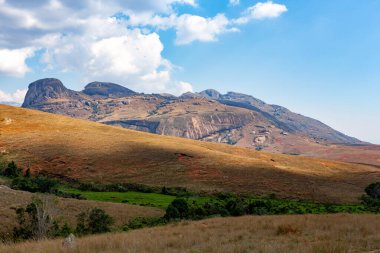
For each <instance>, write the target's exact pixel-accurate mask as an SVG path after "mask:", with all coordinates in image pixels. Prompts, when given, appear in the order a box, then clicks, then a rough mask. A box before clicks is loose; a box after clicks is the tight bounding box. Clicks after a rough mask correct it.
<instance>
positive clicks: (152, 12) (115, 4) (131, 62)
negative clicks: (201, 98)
mask: <svg viewBox="0 0 380 253" xmlns="http://www.w3.org/2000/svg"><path fill="white" fill-rule="evenodd" d="M178 4H180V5H188V6H193V7H196V6H197V1H196V0H160V1H157V0H144V1H141V0H108V1H102V0H99V1H89V0H88V1H77V0H65V1H63V0H34V1H30V0H17V1H4V0H0V59H1V60H0V74H7V75H14V76H23V75H25V73H27V72H28V71H29V68H28V66H27V64H26V59H27V58H29V57H32V56H33V53H34V52H35V50H37V49H42V50H43V51H44V52H45V53H44V54H43V57H42V59H41V61H42V62H43V63H45V64H46V67H47V69H54V70H58V71H73V72H76V73H81V74H83V77H82V79H83V80H88V81H93V80H94V79H97V80H104V81H113V82H117V83H120V84H124V85H127V86H132V88H135V89H137V90H142V91H148V92H166V91H169V90H170V91H171V92H173V93H178V91H181V92H182V91H183V90H186V91H188V90H190V89H191V84H189V83H186V82H179V81H178V80H173V78H172V75H173V68H172V63H171V62H170V61H169V60H168V59H165V58H164V57H163V56H162V52H163V50H164V45H163V44H162V42H161V39H160V37H159V34H158V32H159V31H160V30H167V29H173V30H175V32H176V38H175V43H176V44H178V45H184V44H189V43H192V42H194V41H202V42H210V41H216V40H218V37H219V36H220V35H222V34H225V33H229V32H236V31H239V30H238V28H237V27H238V25H242V24H245V23H247V22H249V21H250V20H252V19H264V18H275V17H278V16H280V15H281V14H282V13H283V12H285V11H287V9H286V6H285V5H281V4H275V3H273V2H271V1H268V2H265V3H258V4H256V5H254V6H252V7H250V8H248V9H247V10H246V11H245V12H244V14H243V16H241V17H239V18H237V19H228V18H227V17H226V16H225V15H224V14H222V13H220V14H217V15H216V16H214V17H203V16H197V15H190V14H182V15H180V14H179V13H177V12H176V8H175V5H178ZM230 4H231V5H235V4H239V1H238V0H230ZM116 13H124V14H125V15H126V16H127V17H128V19H120V20H117V19H116V18H110V17H111V16H113V15H115V14H116ZM3 59H7V60H6V61H4V60H3Z"/></svg>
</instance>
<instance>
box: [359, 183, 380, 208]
mask: <svg viewBox="0 0 380 253" xmlns="http://www.w3.org/2000/svg"><path fill="white" fill-rule="evenodd" d="M365 192H366V193H367V195H365V196H362V203H363V204H364V205H366V206H367V207H368V209H369V210H370V211H373V212H380V182H377V183H373V184H370V185H369V186H367V187H366V188H365Z"/></svg>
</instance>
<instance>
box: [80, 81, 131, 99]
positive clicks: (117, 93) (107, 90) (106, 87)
mask: <svg viewBox="0 0 380 253" xmlns="http://www.w3.org/2000/svg"><path fill="white" fill-rule="evenodd" d="M83 93H84V94H86V95H89V96H99V97H103V98H104V97H113V98H120V97H127V96H132V95H135V94H136V92H134V91H132V90H130V89H127V88H125V87H123V86H121V85H118V84H115V83H106V82H92V83H89V84H87V85H86V87H85V88H84V90H83Z"/></svg>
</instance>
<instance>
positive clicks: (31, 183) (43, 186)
mask: <svg viewBox="0 0 380 253" xmlns="http://www.w3.org/2000/svg"><path fill="white" fill-rule="evenodd" d="M57 184H58V183H57V182H56V181H55V180H52V179H49V178H48V177H45V176H37V177H30V178H29V177H17V178H15V179H13V180H12V183H11V187H12V188H13V189H16V190H23V191H29V192H42V193H46V192H49V193H52V192H53V190H54V188H55V187H56V186H57Z"/></svg>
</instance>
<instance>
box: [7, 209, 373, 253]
mask: <svg viewBox="0 0 380 253" xmlns="http://www.w3.org/2000/svg"><path fill="white" fill-rule="evenodd" d="M379 227H380V219H379V217H378V216H376V215H350V214H337V215H302V216H262V217H260V216H256V217H254V216H246V217H239V218H215V219H209V220H203V221H197V222H181V223H178V224H173V225H168V226H165V227H157V228H151V229H142V230H135V231H131V232H128V233H122V234H106V235H97V236H90V237H85V238H80V239H77V243H76V246H77V247H76V249H74V250H67V249H66V250H65V249H63V248H62V239H60V240H51V241H42V242H25V243H21V244H17V245H8V246H1V245H0V252H1V253H11V252H12V253H52V252H62V253H64V252H72V253H119V252H120V253H121V252H123V253H135V252H149V253H155V252H157V253H195V252H207V253H245V252H263V253H264V252H265V253H272V252H273V253H275V252H276V253H277V252H284V253H285V252H292V253H293V252H294V253H307V252H315V253H343V252H368V253H369V252H373V253H375V252H379V250H380V233H379ZM279 228H280V230H281V231H283V232H281V233H279V232H278V231H279ZM281 228H282V229H281ZM284 228H285V230H284ZM284 231H285V232H284ZM286 231H290V232H286ZM294 231H296V232H294Z"/></svg>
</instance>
